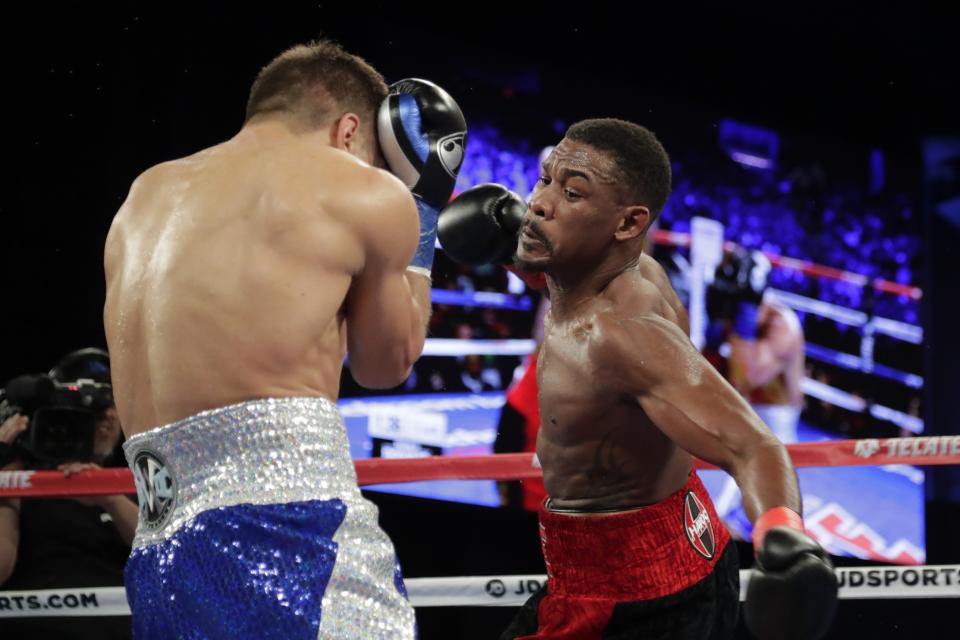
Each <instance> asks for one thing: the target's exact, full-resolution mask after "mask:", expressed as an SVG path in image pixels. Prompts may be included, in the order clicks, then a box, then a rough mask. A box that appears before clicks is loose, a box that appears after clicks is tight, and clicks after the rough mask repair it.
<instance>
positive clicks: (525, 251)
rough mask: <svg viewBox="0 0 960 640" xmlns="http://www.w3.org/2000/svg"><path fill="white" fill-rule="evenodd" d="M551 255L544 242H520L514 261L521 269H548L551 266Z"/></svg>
mask: <svg viewBox="0 0 960 640" xmlns="http://www.w3.org/2000/svg"><path fill="white" fill-rule="evenodd" d="M550 257H551V256H550V252H549V251H547V249H546V247H544V246H543V244H541V243H529V244H528V243H525V242H520V244H518V245H517V252H516V253H515V254H514V256H513V263H514V264H515V265H517V268H518V269H520V270H521V271H546V270H547V269H548V268H549V267H550Z"/></svg>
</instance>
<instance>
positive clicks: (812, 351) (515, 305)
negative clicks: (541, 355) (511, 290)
mask: <svg viewBox="0 0 960 640" xmlns="http://www.w3.org/2000/svg"><path fill="white" fill-rule="evenodd" d="M652 240H653V242H655V243H657V244H664V245H670V246H686V247H689V246H690V244H691V234H689V233H680V232H674V231H664V230H657V231H655V232H654V234H653V237H652ZM736 246H737V245H736V243H734V242H731V241H726V242H724V250H725V251H732V250H733V249H735V248H736ZM765 255H766V256H767V257H768V258H769V259H770V261H771V264H773V265H774V266H778V267H781V268H785V269H791V270H795V271H799V272H802V273H804V274H806V275H810V276H814V277H820V278H827V279H832V280H840V281H843V282H848V283H851V284H854V285H857V286H860V287H866V286H872V287H873V288H875V289H877V290H878V291H882V292H884V293H890V294H894V295H900V296H906V297H908V298H910V299H912V300H920V299H921V298H922V297H923V291H922V290H921V289H920V288H919V287H913V286H910V285H903V284H900V283H896V282H892V281H888V280H883V279H881V278H875V279H873V280H872V281H871V280H870V278H868V277H867V276H864V275H862V274H858V273H853V272H850V271H844V270H841V269H835V268H833V267H827V266H824V265H820V264H816V263H814V262H811V261H807V260H799V259H797V258H790V257H786V256H781V255H777V254H774V253H770V252H765ZM432 295H433V301H434V302H436V303H438V304H451V305H462V306H475V307H482V308H483V307H490V308H498V309H510V310H524V311H526V310H530V309H531V308H532V301H531V299H530V298H529V297H527V296H517V295H510V294H504V293H496V292H488V291H475V292H469V291H450V290H447V289H434V290H433V294H432ZM768 295H769V296H770V297H771V298H772V299H773V300H774V301H777V302H779V303H781V304H784V305H785V306H788V307H790V308H791V309H794V310H795V311H801V312H804V313H812V314H815V315H818V316H821V317H825V318H829V319H831V320H834V321H835V322H839V323H841V324H845V325H849V326H853V327H857V328H859V329H860V330H861V332H862V336H863V337H862V340H861V345H860V355H853V354H849V353H843V352H840V351H836V350H834V349H830V348H828V347H825V346H822V345H817V344H813V343H809V342H808V343H806V344H805V354H806V356H807V357H808V358H810V359H811V360H816V361H818V362H822V363H826V364H830V365H833V366H836V367H840V368H842V369H846V370H848V371H860V372H863V373H866V374H872V375H876V376H878V377H881V378H885V379H888V380H893V381H895V382H898V383H900V384H903V385H905V386H907V387H910V388H912V389H922V388H923V384H924V380H923V376H920V375H917V374H915V373H909V372H905V371H899V370H897V369H894V368H893V367H888V366H886V365H882V364H878V363H876V362H874V359H873V344H874V336H875V335H878V334H882V335H887V336H889V337H891V338H895V339H897V340H901V341H904V342H908V343H910V344H921V343H922V342H923V329H922V328H921V327H918V326H916V325H911V324H908V323H905V322H900V321H898V320H893V319H891V318H884V317H880V316H870V315H868V314H866V313H864V312H863V311H858V310H855V309H849V308H847V307H842V306H840V305H836V304H831V303H829V302H824V301H822V300H817V299H814V298H809V297H806V296H802V295H799V294H795V293H791V292H788V291H783V290H780V289H773V288H771V289H770V290H769V291H768ZM535 348H536V343H535V342H534V341H532V340H466V341H465V340H452V339H437V338H431V339H428V340H427V342H426V345H425V347H424V352H423V354H424V355H426V356H464V355H470V354H475V355H494V356H524V355H527V354H528V353H530V352H532V351H533V350H534V349H535ZM725 348H726V349H729V346H728V345H725ZM721 355H724V356H726V355H728V353H725V352H724V348H721ZM801 390H802V392H803V393H804V394H805V395H807V396H810V397H813V398H816V399H818V400H823V401H825V402H829V403H831V404H833V405H836V406H838V407H841V408H843V409H847V410H848V411H854V412H857V413H869V414H870V415H871V416H872V417H874V418H876V419H878V420H884V421H888V422H890V423H892V424H895V425H896V426H898V427H900V428H902V429H906V430H907V431H910V432H912V433H917V434H919V433H923V428H924V425H923V420H922V419H921V418H920V417H918V416H914V415H910V414H908V413H905V412H903V411H899V410H897V409H893V408H891V407H888V406H885V405H882V404H879V403H877V402H867V401H866V400H864V399H863V398H861V397H859V396H856V395H853V394H850V393H847V392H845V391H843V390H841V389H838V388H836V387H832V386H830V385H827V384H824V383H822V382H818V381H816V380H812V379H810V378H804V379H803V380H801Z"/></svg>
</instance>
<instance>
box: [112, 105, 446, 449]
mask: <svg viewBox="0 0 960 640" xmlns="http://www.w3.org/2000/svg"><path fill="white" fill-rule="evenodd" d="M324 135H326V134H325V132H324V131H322V130H321V131H318V132H316V133H313V134H306V135H304V134H300V135H297V134H295V133H293V132H292V131H291V130H290V129H288V128H287V127H286V126H285V125H283V124H282V123H278V122H268V123H263V124H260V125H257V126H253V127H247V128H245V129H244V130H242V131H241V132H240V133H239V134H238V135H237V136H235V137H234V138H233V139H231V140H229V141H228V142H225V143H223V144H220V145H217V146H215V147H212V148H210V149H206V150H204V151H201V152H199V153H197V154H195V155H193V156H190V157H187V158H184V159H181V160H176V161H172V162H167V163H164V164H161V165H158V166H156V167H153V168H152V169H149V170H148V171H146V172H145V173H144V174H143V175H141V176H140V177H139V178H138V179H137V180H136V181H135V183H134V185H133V187H132V188H131V190H130V194H129V196H128V198H127V200H126V202H125V203H124V204H123V206H122V208H121V209H120V211H119V212H118V213H117V215H116V217H115V219H114V222H113V225H112V227H111V229H110V233H109V235H108V237H107V242H106V248H105V269H106V277H107V297H106V304H105V307H104V326H105V328H106V333H107V341H108V344H109V347H110V353H111V360H112V364H113V380H114V394H115V396H116V402H117V408H118V411H119V413H120V418H121V422H122V424H123V425H124V430H125V432H126V435H127V436H128V437H129V436H131V435H133V434H135V433H139V432H141V431H144V430H147V429H150V428H153V427H156V426H158V425H163V424H167V423H170V422H173V421H176V420H179V419H182V418H184V417H187V416H190V415H193V414H196V413H198V412H200V411H202V410H205V409H211V408H215V407H219V406H225V405H228V404H233V403H236V402H242V401H245V400H249V399H253V398H264V397H285V396H322V397H325V398H329V399H335V398H336V396H337V393H338V389H339V382H340V372H341V368H342V365H343V359H344V354H345V352H346V350H347V347H348V342H349V347H350V353H351V364H352V365H353V368H354V369H355V376H356V377H357V378H358V379H361V378H362V377H365V378H366V381H364V380H361V382H362V383H366V384H368V385H369V386H382V385H389V384H397V382H398V381H392V380H391V378H394V379H395V378H396V377H398V376H401V379H402V375H404V374H403V370H404V369H408V368H409V365H410V364H412V362H413V360H414V359H415V358H416V357H417V356H418V355H419V353H420V350H421V348H422V345H423V325H424V322H425V320H426V318H425V317H424V316H425V315H426V314H427V313H428V310H429V281H428V280H427V279H426V278H423V277H422V276H417V275H412V274H408V273H407V272H406V271H405V267H406V266H407V264H409V261H410V258H411V256H412V255H413V252H414V249H415V247H416V243H417V238H418V235H417V229H418V218H417V211H416V207H415V205H414V202H413V199H412V197H411V196H410V193H409V191H408V190H407V188H406V187H405V186H404V185H403V184H402V183H401V182H400V181H399V180H397V179H396V178H394V177H393V176H391V175H390V174H388V173H387V172H385V171H381V170H380V169H377V168H374V167H373V166H371V165H370V164H367V163H366V162H363V161H362V160H360V159H358V158H356V157H354V156H353V155H351V154H349V153H346V152H344V151H340V150H337V149H335V148H332V147H330V146H328V145H327V144H324V142H323V140H322V136H324ZM370 160H371V162H372V161H374V158H371V159H370ZM381 321H382V322H381ZM348 329H349V333H348ZM381 348H382V349H384V353H382V354H380V353H378V349H381ZM354 361H355V362H354ZM377 361H379V362H380V364H382V366H383V369H382V370H381V369H377V368H375V366H374V364H375V362H377Z"/></svg>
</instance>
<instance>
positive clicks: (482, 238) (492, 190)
mask: <svg viewBox="0 0 960 640" xmlns="http://www.w3.org/2000/svg"><path fill="white" fill-rule="evenodd" d="M526 211H527V203H526V202H524V200H523V198H521V197H520V196H519V195H517V194H516V193H514V192H512V191H510V190H509V189H507V188H506V187H503V186H501V185H499V184H493V183H489V182H488V183H485V184H479V185H477V186H475V187H473V188H471V189H467V190H466V191H464V192H463V193H461V194H460V195H459V196H457V197H456V199H454V201H453V202H451V203H450V204H448V205H447V206H446V207H444V209H443V211H442V212H441V213H440V222H439V225H438V235H439V237H440V246H442V247H443V250H444V251H446V252H447V255H448V256H450V258H451V259H452V260H455V261H456V262H459V263H461V264H467V265H471V266H479V265H482V264H489V263H497V264H500V265H501V266H503V267H504V268H506V269H507V271H510V272H512V273H513V274H514V275H516V276H518V277H519V278H520V279H521V280H523V281H524V283H526V285H527V286H528V287H530V288H532V289H543V288H545V287H546V284H547V283H546V279H545V276H544V275H543V274H542V273H532V272H527V271H521V270H520V269H517V268H516V267H515V266H514V265H513V256H514V254H515V253H516V252H517V239H518V237H519V234H520V226H521V225H522V224H523V216H524V214H525V213H526Z"/></svg>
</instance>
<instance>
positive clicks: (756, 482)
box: [726, 442, 803, 522]
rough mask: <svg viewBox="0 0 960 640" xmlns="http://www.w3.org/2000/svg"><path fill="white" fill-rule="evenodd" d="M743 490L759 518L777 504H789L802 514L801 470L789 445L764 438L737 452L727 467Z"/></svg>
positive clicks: (748, 506)
mask: <svg viewBox="0 0 960 640" xmlns="http://www.w3.org/2000/svg"><path fill="white" fill-rule="evenodd" d="M726 471H727V472H729V473H730V475H732V476H733V479H734V480H735V481H736V483H737V486H739V487H740V491H741V493H742V494H743V509H744V511H745V512H746V514H747V517H748V518H749V519H750V522H755V521H756V519H757V518H758V517H759V516H760V515H761V514H763V513H765V512H766V511H768V510H770V509H772V508H774V507H787V508H789V509H792V510H793V511H796V512H797V513H800V514H802V509H803V504H802V502H801V499H800V487H799V485H798V484H797V473H796V471H795V470H794V468H793V463H792V462H790V455H789V453H788V452H787V449H786V447H784V446H783V445H782V444H780V443H778V442H764V443H762V444H758V445H757V446H754V447H749V448H747V449H745V450H743V451H740V452H738V453H737V455H736V456H735V457H734V459H733V464H732V465H730V466H729V467H728V468H727V469H726Z"/></svg>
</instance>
